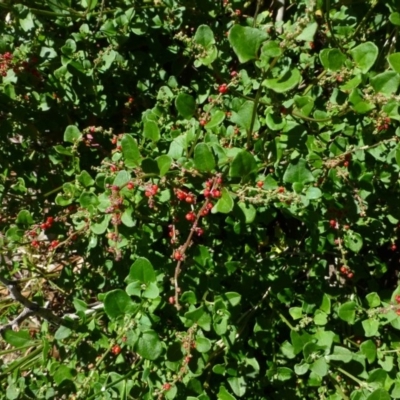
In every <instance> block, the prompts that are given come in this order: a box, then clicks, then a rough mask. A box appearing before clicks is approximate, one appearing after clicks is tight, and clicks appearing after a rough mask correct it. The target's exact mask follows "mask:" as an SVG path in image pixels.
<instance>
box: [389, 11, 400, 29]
mask: <svg viewBox="0 0 400 400" xmlns="http://www.w3.org/2000/svg"><path fill="white" fill-rule="evenodd" d="M389 21H390V22H391V23H392V24H393V25H397V26H400V13H398V12H392V13H391V14H390V15H389Z"/></svg>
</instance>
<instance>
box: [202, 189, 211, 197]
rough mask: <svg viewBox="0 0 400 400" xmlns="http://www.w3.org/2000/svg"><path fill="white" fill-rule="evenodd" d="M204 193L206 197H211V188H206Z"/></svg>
mask: <svg viewBox="0 0 400 400" xmlns="http://www.w3.org/2000/svg"><path fill="white" fill-rule="evenodd" d="M203 194H204V197H209V196H210V194H211V192H210V189H204V192H203Z"/></svg>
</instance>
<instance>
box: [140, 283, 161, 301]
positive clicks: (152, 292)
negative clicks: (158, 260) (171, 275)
mask: <svg viewBox="0 0 400 400" xmlns="http://www.w3.org/2000/svg"><path fill="white" fill-rule="evenodd" d="M159 294H160V290H159V289H158V286H157V283H155V282H150V283H149V284H148V285H147V286H146V289H144V291H143V297H144V298H146V299H156V298H157V297H158V295H159Z"/></svg>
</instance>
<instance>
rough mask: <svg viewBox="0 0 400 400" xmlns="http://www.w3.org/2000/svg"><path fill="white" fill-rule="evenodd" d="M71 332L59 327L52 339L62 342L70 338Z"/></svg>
mask: <svg viewBox="0 0 400 400" xmlns="http://www.w3.org/2000/svg"><path fill="white" fill-rule="evenodd" d="M71 333H72V330H71V329H70V328H68V327H66V326H60V327H59V328H58V329H57V331H56V333H55V334H54V339H56V340H64V339H66V338H68V337H70V336H71Z"/></svg>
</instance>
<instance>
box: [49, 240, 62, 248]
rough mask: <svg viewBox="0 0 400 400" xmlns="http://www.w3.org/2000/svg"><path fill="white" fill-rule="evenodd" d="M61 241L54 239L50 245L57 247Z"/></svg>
mask: <svg viewBox="0 0 400 400" xmlns="http://www.w3.org/2000/svg"><path fill="white" fill-rule="evenodd" d="M59 243H60V241H59V240H53V241H52V242H51V243H50V247H51V248H52V249H54V248H56V247H57V246H58V245H59Z"/></svg>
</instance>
